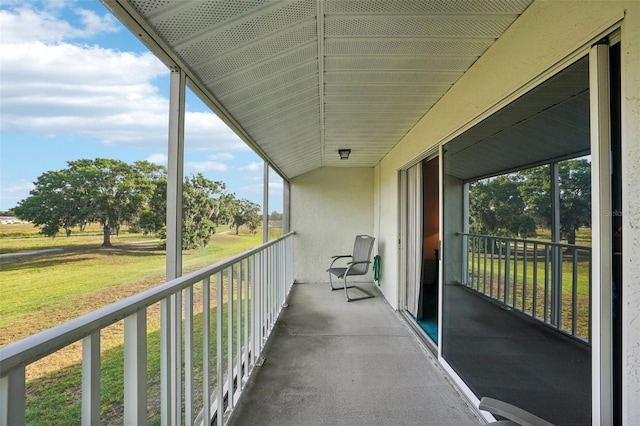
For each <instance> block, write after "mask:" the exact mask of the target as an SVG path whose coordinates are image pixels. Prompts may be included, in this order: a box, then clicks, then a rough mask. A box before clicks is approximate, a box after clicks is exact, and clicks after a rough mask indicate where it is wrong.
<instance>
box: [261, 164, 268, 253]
mask: <svg viewBox="0 0 640 426" xmlns="http://www.w3.org/2000/svg"><path fill="white" fill-rule="evenodd" d="M263 181H264V184H263V188H262V200H263V201H262V242H263V243H266V242H267V241H269V163H268V162H266V161H265V162H264V178H263Z"/></svg>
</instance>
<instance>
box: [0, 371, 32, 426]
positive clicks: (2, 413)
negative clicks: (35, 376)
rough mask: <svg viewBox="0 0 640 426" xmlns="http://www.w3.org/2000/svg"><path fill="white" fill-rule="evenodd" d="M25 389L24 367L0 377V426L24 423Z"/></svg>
mask: <svg viewBox="0 0 640 426" xmlns="http://www.w3.org/2000/svg"><path fill="white" fill-rule="evenodd" d="M26 399H27V389H26V374H25V367H24V366H23V367H17V368H14V369H13V370H11V371H10V372H9V374H7V375H6V376H2V378H0V426H13V425H23V424H25V409H26Z"/></svg>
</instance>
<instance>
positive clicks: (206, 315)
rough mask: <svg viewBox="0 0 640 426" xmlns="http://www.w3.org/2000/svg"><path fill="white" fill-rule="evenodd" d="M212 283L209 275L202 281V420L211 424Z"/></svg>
mask: <svg viewBox="0 0 640 426" xmlns="http://www.w3.org/2000/svg"><path fill="white" fill-rule="evenodd" d="M209 336H211V283H210V278H209V277H207V278H205V279H204V280H203V281H202V422H203V423H204V424H206V425H210V424H211V383H210V380H209V377H210V376H209V375H210V372H209V363H210V362H211V346H210V341H209Z"/></svg>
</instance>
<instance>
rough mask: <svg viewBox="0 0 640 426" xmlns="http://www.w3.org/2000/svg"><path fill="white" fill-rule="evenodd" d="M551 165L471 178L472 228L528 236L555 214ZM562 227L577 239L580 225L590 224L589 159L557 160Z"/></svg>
mask: <svg viewBox="0 0 640 426" xmlns="http://www.w3.org/2000/svg"><path fill="white" fill-rule="evenodd" d="M550 170H551V169H550V166H549V165H546V166H539V167H534V168H530V169H526V170H521V171H518V172H515V173H509V174H505V175H501V176H497V177H494V178H489V179H483V180H479V181H476V182H473V183H472V184H471V185H470V188H469V227H470V231H471V232H472V233H476V234H486V235H501V236H510V237H520V238H527V237H532V236H535V235H536V229H537V228H545V229H549V228H550V227H551V220H552V211H551V208H552V203H551V196H552V194H551V172H550ZM558 170H559V181H560V184H559V197H560V233H561V238H562V239H566V240H567V242H568V243H569V244H575V242H576V231H577V230H578V228H580V227H581V226H591V163H589V162H588V161H587V160H585V159H574V160H566V161H561V162H559V163H558Z"/></svg>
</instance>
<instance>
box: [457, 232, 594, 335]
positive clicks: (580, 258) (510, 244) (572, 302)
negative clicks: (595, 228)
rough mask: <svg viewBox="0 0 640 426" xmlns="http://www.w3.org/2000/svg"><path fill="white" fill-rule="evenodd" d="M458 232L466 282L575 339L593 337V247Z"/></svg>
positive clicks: (469, 285) (468, 285) (490, 296)
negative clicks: (460, 238) (591, 319)
mask: <svg viewBox="0 0 640 426" xmlns="http://www.w3.org/2000/svg"><path fill="white" fill-rule="evenodd" d="M459 235H461V236H462V238H463V248H464V249H463V250H464V254H465V259H466V260H465V261H463V267H464V268H465V270H464V273H463V277H464V278H465V280H466V281H465V282H464V283H463V284H464V285H465V286H467V287H469V288H472V289H474V290H476V291H478V292H480V293H482V294H484V295H485V296H488V297H489V298H491V299H494V300H496V301H499V302H500V303H502V304H503V305H506V306H508V307H509V308H512V309H515V310H518V311H520V312H522V313H524V314H526V315H529V316H531V317H533V318H535V319H537V320H539V321H542V322H544V323H545V324H547V325H550V326H552V327H554V328H556V329H558V330H559V331H561V332H563V333H565V334H568V335H570V336H572V337H574V338H577V339H578V340H582V341H585V342H590V341H591V323H590V318H591V315H590V313H591V247H587V246H579V245H575V244H562V243H552V242H546V241H535V240H525V239H517V238H508V237H498V236H492V235H478V234H468V233H460V234H459ZM585 287H586V289H585Z"/></svg>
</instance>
